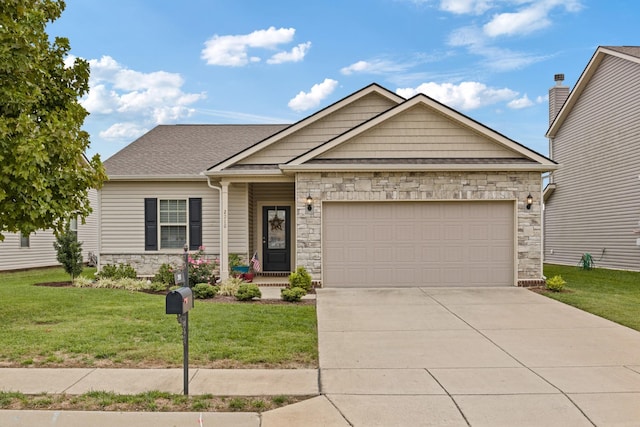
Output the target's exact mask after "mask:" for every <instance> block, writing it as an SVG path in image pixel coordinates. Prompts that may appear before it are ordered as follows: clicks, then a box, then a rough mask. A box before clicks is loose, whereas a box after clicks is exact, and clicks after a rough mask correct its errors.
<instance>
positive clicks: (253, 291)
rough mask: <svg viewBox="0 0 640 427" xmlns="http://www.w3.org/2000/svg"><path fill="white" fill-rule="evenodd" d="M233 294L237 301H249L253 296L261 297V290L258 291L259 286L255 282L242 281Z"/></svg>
mask: <svg viewBox="0 0 640 427" xmlns="http://www.w3.org/2000/svg"><path fill="white" fill-rule="evenodd" d="M235 296H236V299H237V300H239V301H251V300H252V299H254V298H261V297H262V292H260V288H258V285H256V284H253V283H243V284H241V285H240V286H238V290H237V291H236V295H235Z"/></svg>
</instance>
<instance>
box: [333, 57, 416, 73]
mask: <svg viewBox="0 0 640 427" xmlns="http://www.w3.org/2000/svg"><path fill="white" fill-rule="evenodd" d="M414 65H415V64H414V63H400V62H393V61H389V60H386V59H372V60H369V61H358V62H354V63H353V64H351V65H349V66H347V67H344V68H342V69H340V73H342V74H343V75H345V76H349V75H351V74H357V73H366V74H392V73H401V72H404V71H406V70H408V69H409V68H411V67H413V66H414Z"/></svg>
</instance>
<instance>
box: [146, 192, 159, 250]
mask: <svg viewBox="0 0 640 427" xmlns="http://www.w3.org/2000/svg"><path fill="white" fill-rule="evenodd" d="M144 250H145V251H157V250H158V199H153V198H149V199H144Z"/></svg>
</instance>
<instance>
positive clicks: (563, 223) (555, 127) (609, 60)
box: [544, 46, 640, 271]
mask: <svg viewBox="0 0 640 427" xmlns="http://www.w3.org/2000/svg"><path fill="white" fill-rule="evenodd" d="M557 77H558V78H557V85H556V86H554V87H553V88H551V90H550V92H549V100H550V104H549V114H550V116H549V121H550V127H549V130H548V132H547V137H548V138H549V153H550V157H551V158H552V159H553V160H555V161H557V162H558V163H559V164H560V165H561V167H560V168H558V170H556V171H554V172H553V173H552V174H551V176H550V180H549V185H548V186H547V187H546V189H545V192H544V198H545V211H544V222H545V227H544V230H545V231H544V258H545V262H549V263H554V264H565V265H577V264H578V263H579V262H580V259H581V257H582V255H583V254H585V253H589V254H590V255H591V256H592V257H593V259H594V260H595V263H596V267H605V268H613V269H624V270H639V271H640V179H639V178H640V136H639V135H640V106H639V104H638V100H640V46H601V47H599V48H598V49H597V50H596V52H595V53H594V55H593V57H592V58H591V60H590V61H589V63H588V64H587V66H586V68H585V70H584V71H583V73H582V75H581V76H580V78H579V79H578V82H577V83H576V85H575V87H574V88H573V90H571V91H569V88H568V87H566V86H564V85H562V80H561V79H562V75H558V76H557Z"/></svg>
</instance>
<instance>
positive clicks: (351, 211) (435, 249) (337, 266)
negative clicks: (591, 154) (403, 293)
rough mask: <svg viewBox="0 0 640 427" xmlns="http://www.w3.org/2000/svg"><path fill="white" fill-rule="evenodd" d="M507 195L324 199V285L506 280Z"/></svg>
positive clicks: (510, 273) (510, 255)
mask: <svg viewBox="0 0 640 427" xmlns="http://www.w3.org/2000/svg"><path fill="white" fill-rule="evenodd" d="M513 217H514V204H513V203H512V202H371V203H370V202H363V203H338V202H334V203H331V202H326V203H323V205H322V218H323V225H322V239H323V240H322V245H323V275H322V282H323V286H326V287H387V286H388V287H407V286H510V285H513V282H514V267H513V263H514V261H513V259H514V247H513V246H514V238H513V232H514V231H513V229H514V226H513V221H514V218H513Z"/></svg>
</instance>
